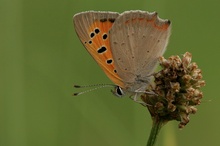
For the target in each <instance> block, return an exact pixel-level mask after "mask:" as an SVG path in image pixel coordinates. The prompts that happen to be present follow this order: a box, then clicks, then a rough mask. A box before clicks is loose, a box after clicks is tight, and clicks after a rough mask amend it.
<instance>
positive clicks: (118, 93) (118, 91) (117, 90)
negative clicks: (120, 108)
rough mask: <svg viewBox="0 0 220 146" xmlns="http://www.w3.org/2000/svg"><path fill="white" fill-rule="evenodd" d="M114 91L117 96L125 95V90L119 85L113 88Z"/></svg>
mask: <svg viewBox="0 0 220 146" xmlns="http://www.w3.org/2000/svg"><path fill="white" fill-rule="evenodd" d="M112 93H113V94H114V95H115V96H117V97H122V96H123V95H125V93H124V91H123V90H122V88H121V87H119V86H115V89H114V90H112Z"/></svg>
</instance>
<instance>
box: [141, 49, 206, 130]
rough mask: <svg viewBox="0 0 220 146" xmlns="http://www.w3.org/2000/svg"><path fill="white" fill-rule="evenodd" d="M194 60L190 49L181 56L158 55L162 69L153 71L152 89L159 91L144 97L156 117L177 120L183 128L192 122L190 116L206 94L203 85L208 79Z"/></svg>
mask: <svg viewBox="0 0 220 146" xmlns="http://www.w3.org/2000/svg"><path fill="white" fill-rule="evenodd" d="M191 60H192V55H191V54H190V53H189V52H186V53H185V54H184V55H183V57H182V59H181V58H180V57H179V56H171V57H169V58H168V59H165V58H164V57H160V58H159V63H160V66H161V67H162V70H161V71H159V72H157V73H155V74H154V78H155V80H154V85H152V86H151V89H150V90H153V91H154V92H155V93H156V94H155V95H152V94H144V95H142V96H141V99H142V101H143V102H145V103H146V105H147V107H148V110H149V112H150V113H151V116H152V117H153V118H160V119H163V120H164V121H165V122H168V121H170V120H177V121H180V123H179V128H183V127H184V126H185V125H186V124H187V123H188V122H189V115H190V114H195V113H196V111H197V108H196V106H197V105H199V104H200V103H201V99H202V97H203V93H202V92H201V91H200V88H201V87H203V86H205V81H204V80H202V72H201V69H199V68H198V66H197V64H196V63H194V62H193V63H191Z"/></svg>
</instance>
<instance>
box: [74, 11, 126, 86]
mask: <svg viewBox="0 0 220 146" xmlns="http://www.w3.org/2000/svg"><path fill="white" fill-rule="evenodd" d="M118 15H119V14H118V13H114V12H94V11H88V12H82V13H79V14H76V15H75V16H74V17H73V21H74V25H75V30H76V32H77V34H78V37H79V38H80V40H81V42H82V44H83V45H84V46H85V48H86V49H87V51H88V52H89V53H90V54H91V55H92V57H93V58H94V59H95V61H96V62H97V63H98V64H99V66H100V67H101V68H102V69H103V71H104V72H105V74H106V75H107V76H108V77H109V78H110V79H111V80H112V81H113V82H114V83H115V84H116V85H118V86H120V87H122V88H123V87H124V84H123V82H122V80H121V78H120V77H119V76H118V74H117V72H116V70H115V66H114V60H113V58H112V52H111V48H110V40H109V38H110V37H109V30H110V29H111V27H112V25H113V23H114V21H115V19H116V18H117V17H118Z"/></svg>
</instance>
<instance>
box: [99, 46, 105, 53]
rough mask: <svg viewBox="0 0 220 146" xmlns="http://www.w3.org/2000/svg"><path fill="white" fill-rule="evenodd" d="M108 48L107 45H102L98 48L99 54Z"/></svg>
mask: <svg viewBox="0 0 220 146" xmlns="http://www.w3.org/2000/svg"><path fill="white" fill-rule="evenodd" d="M106 50H107V49H106V47H105V46H102V47H101V48H99V49H98V50H97V52H98V53H99V54H101V53H104V52H105V51H106Z"/></svg>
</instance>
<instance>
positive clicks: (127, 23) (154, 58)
mask: <svg viewBox="0 0 220 146" xmlns="http://www.w3.org/2000/svg"><path fill="white" fill-rule="evenodd" d="M164 26H167V29H163V27H164ZM170 29H171V26H170V21H169V20H162V19H160V18H159V17H158V16H157V13H155V12H154V13H149V12H146V11H127V12H124V13H122V14H120V15H119V17H118V18H117V19H116V21H115V23H114V24H113V26H112V28H111V30H110V43H111V44H110V46H111V49H112V54H113V59H114V60H115V68H116V70H117V73H118V75H119V76H120V77H121V79H122V80H123V82H124V83H125V86H130V87H132V88H133V89H131V90H136V89H139V87H141V86H143V85H141V84H140V82H143V81H145V83H146V82H149V80H150V77H149V76H150V75H151V74H152V73H153V72H154V70H155V68H156V66H157V62H158V57H159V56H162V55H163V53H164V51H165V49H166V46H167V44H168V39H169V36H170ZM136 85H137V86H136Z"/></svg>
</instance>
